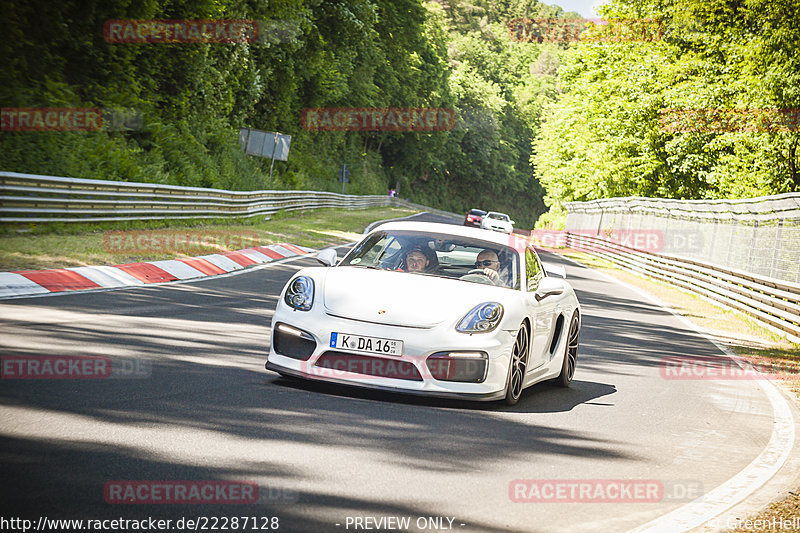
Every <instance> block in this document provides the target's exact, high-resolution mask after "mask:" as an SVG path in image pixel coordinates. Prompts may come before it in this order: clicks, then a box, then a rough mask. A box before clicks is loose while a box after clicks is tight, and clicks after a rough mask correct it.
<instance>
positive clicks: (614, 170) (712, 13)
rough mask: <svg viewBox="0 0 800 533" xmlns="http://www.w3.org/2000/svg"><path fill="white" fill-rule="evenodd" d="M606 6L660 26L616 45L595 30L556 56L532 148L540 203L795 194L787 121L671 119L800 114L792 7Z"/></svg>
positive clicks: (758, 0)
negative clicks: (553, 87)
mask: <svg viewBox="0 0 800 533" xmlns="http://www.w3.org/2000/svg"><path fill="white" fill-rule="evenodd" d="M605 10H606V11H605V14H606V16H607V17H609V18H612V19H613V18H617V19H625V20H630V19H654V20H659V21H661V24H662V26H661V30H662V31H663V38H662V39H651V40H641V39H639V40H637V39H621V40H617V41H615V40H614V39H609V38H608V35H607V34H606V35H605V36H604V34H603V32H604V31H607V29H604V28H602V27H600V28H596V29H594V30H592V31H593V33H592V35H593V36H594V39H589V40H587V41H586V42H581V43H578V44H575V45H574V46H572V47H571V49H570V50H569V52H568V53H567V54H565V55H564V56H563V57H562V61H563V64H562V66H561V68H560V70H559V81H560V85H561V89H562V91H563V92H562V93H561V94H560V95H559V97H558V99H557V100H555V101H552V102H551V103H549V104H547V105H546V111H545V120H544V122H543V124H542V127H541V129H540V130H539V132H538V135H537V138H536V140H535V141H534V152H535V155H534V157H533V162H534V165H535V166H536V168H537V170H538V171H539V174H540V179H541V180H542V183H543V184H544V185H545V187H546V188H547V199H546V201H547V203H548V205H552V206H554V207H555V208H556V209H560V207H559V206H560V204H561V203H562V202H563V201H570V200H588V199H594V198H601V197H607V196H626V195H638V196H657V197H669V198H720V197H734V198H737V197H750V196H760V195H765V194H775V193H780V192H789V191H798V190H800V172H799V171H798V164H800V153H798V150H797V148H798V141H800V134H799V133H798V127H797V122H796V120H797V119H796V118H795V122H794V124H793V126H792V125H789V128H788V131H780V128H775V127H773V128H772V130H771V131H770V130H769V128H759V127H758V126H757V124H758V119H757V118H754V119H753V120H751V121H750V122H744V123H742V124H741V125H740V126H742V127H737V125H736V124H727V125H726V124H723V125H722V126H721V127H719V126H720V125H719V124H717V126H715V127H714V126H713V121H712V126H710V127H704V126H703V121H702V120H700V121H698V120H697V115H692V113H691V112H689V113H687V112H684V113H683V114H681V112H680V111H678V112H677V114H676V115H669V114H668V113H669V112H670V110H673V112H674V110H698V109H700V110H707V111H704V112H705V113H706V115H707V116H714V113H715V112H716V111H715V110H730V109H739V110H755V111H753V112H751V116H758V115H760V116H761V117H762V119H764V118H766V117H769V118H768V119H771V120H775V117H776V116H777V115H776V114H775V113H774V110H780V109H794V110H797V108H800V30H798V27H799V25H798V22H800V11H799V10H798V9H797V5H796V2H792V1H791V0H783V1H778V2H771V1H767V0H754V1H749V2H739V1H737V0H667V1H661V0H636V1H634V0H612V2H611V3H610V4H608V5H607V6H606V8H605ZM665 113H667V114H665ZM717 113H719V112H717ZM670 116H672V117H677V119H678V120H677V122H676V123H674V124H672V123H671V122H670V121H666V120H665V118H666V117H670ZM671 124H672V125H671ZM673 126H677V127H673ZM784 129H786V128H784ZM792 129H793V131H792ZM760 130H763V131H760Z"/></svg>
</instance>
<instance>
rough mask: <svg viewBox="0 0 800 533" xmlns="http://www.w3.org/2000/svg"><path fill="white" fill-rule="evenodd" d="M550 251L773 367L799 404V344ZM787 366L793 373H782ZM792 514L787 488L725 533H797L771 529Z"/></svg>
mask: <svg viewBox="0 0 800 533" xmlns="http://www.w3.org/2000/svg"><path fill="white" fill-rule="evenodd" d="M554 251H556V252H558V253H560V254H561V255H563V256H565V257H568V258H569V259H572V260H573V261H577V262H579V263H581V264H584V265H586V266H588V267H591V268H594V269H596V270H599V271H601V272H605V273H606V274H608V275H610V276H612V277H614V278H616V279H619V280H620V281H624V282H625V283H628V284H629V285H633V286H634V287H637V288H639V289H641V290H643V291H644V292H646V293H648V294H651V295H653V296H655V297H656V298H658V299H659V300H661V301H662V302H664V303H666V304H667V305H669V306H670V307H672V308H673V309H674V310H675V311H677V312H678V313H680V314H681V315H683V316H685V317H686V318H688V319H689V320H690V321H691V322H693V323H695V324H696V325H698V326H700V327H701V328H702V329H704V330H706V332H708V333H709V334H710V335H711V336H712V337H713V338H714V340H715V341H717V342H718V343H720V344H723V345H725V346H727V347H728V348H729V349H730V350H731V351H733V352H734V353H735V354H737V355H739V356H741V357H743V358H745V359H747V360H748V361H750V362H751V363H753V364H754V365H756V366H757V368H758V369H759V371H761V372H765V371H769V370H770V369H775V372H774V374H775V377H776V383H777V384H778V385H780V386H781V387H783V388H784V389H786V390H788V391H790V393H791V394H790V395H791V396H793V397H794V399H795V401H796V402H800V374H798V373H797V369H798V364H800V345H796V344H792V343H791V342H789V341H787V340H785V339H783V338H782V337H780V336H778V335H777V334H776V333H773V332H772V331H770V330H768V329H766V328H764V327H762V326H760V325H759V324H758V323H757V322H755V321H754V320H753V319H751V318H750V317H748V316H747V315H745V314H743V313H739V312H738V311H733V310H728V309H723V308H721V307H718V306H716V305H713V304H711V303H710V302H708V301H707V300H705V299H703V298H701V297H700V296H697V295H695V294H692V293H690V292H688V291H686V292H684V291H682V290H679V289H677V288H676V287H674V286H672V285H669V284H668V283H664V282H662V281H660V280H656V279H653V278H650V277H645V276H643V275H637V274H633V273H631V272H629V271H626V270H622V269H620V268H618V267H616V266H615V265H614V264H613V263H611V262H610V261H606V260H605V259H601V258H598V257H595V256H593V255H590V254H587V253H584V252H574V251H567V250H554ZM787 368H788V369H794V371H793V372H785V371H783V370H785V369H787ZM798 516H800V488H798V489H797V490H794V491H792V492H790V493H789V496H788V497H787V498H785V499H783V500H780V501H777V502H774V503H772V504H771V505H770V506H769V507H767V508H766V509H765V510H763V511H762V512H761V513H759V514H758V515H757V516H752V517H748V518H747V519H745V520H741V521H740V522H739V524H741V525H742V526H743V527H740V528H738V529H733V530H730V531H732V532H736V533H739V532H745V531H747V532H754V531H757V532H767V531H769V532H772V531H798V529H795V528H790V529H783V528H780V527H778V528H776V527H774V526H775V525H780V524H785V523H791V524H794V527H796V526H797V523H798V519H797V517H798ZM792 519H794V522H792Z"/></svg>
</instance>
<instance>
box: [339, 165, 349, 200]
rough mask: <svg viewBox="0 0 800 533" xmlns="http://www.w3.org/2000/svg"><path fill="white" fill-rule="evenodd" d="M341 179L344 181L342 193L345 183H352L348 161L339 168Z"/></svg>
mask: <svg viewBox="0 0 800 533" xmlns="http://www.w3.org/2000/svg"><path fill="white" fill-rule="evenodd" d="M339 181H341V182H342V194H344V184H345V183H350V171H349V170H347V163H342V168H341V169H340V170H339Z"/></svg>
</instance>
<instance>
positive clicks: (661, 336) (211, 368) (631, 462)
mask: <svg viewBox="0 0 800 533" xmlns="http://www.w3.org/2000/svg"><path fill="white" fill-rule="evenodd" d="M545 260H549V261H553V262H561V263H563V264H564V265H565V267H566V269H567V272H568V277H569V279H570V280H571V282H572V283H573V286H574V287H575V288H576V290H577V293H578V297H579V300H580V302H581V304H582V306H583V313H584V315H583V329H582V333H581V337H582V338H581V348H580V352H579V363H578V370H577V372H576V375H575V381H574V383H573V386H572V387H571V388H569V389H559V388H556V387H553V386H550V385H547V384H541V385H537V386H535V387H533V388H531V389H528V390H527V391H526V392H525V393H524V395H523V398H522V400H521V401H520V403H519V404H518V405H517V406H515V407H513V408H509V407H505V406H502V405H499V404H497V403H490V404H484V403H478V404H474V403H468V402H457V401H444V400H429V399H421V398H412V397H406V396H402V395H397V394H388V393H377V392H369V391H363V390H358V389H352V388H347V387H338V386H331V385H324V384H314V383H305V382H295V381H290V380H286V379H284V378H281V377H279V376H278V375H277V374H274V373H272V372H268V371H266V370H265V369H264V362H265V359H266V354H267V351H268V346H269V342H270V339H269V327H268V326H269V323H270V318H271V314H272V310H273V309H274V307H275V303H276V298H277V295H278V294H279V292H280V289H281V288H282V287H283V285H284V283H285V282H286V281H287V280H288V279H289V278H290V277H291V276H292V274H293V273H294V272H296V271H297V269H298V268H301V267H303V266H311V265H315V264H316V262H315V261H314V260H313V259H309V258H304V259H301V260H296V261H292V262H287V263H283V264H272V265H269V266H266V267H260V268H255V269H251V270H248V271H246V272H245V273H242V274H239V275H233V276H225V277H219V278H210V279H207V280H204V281H202V282H194V283H182V284H173V285H163V286H148V287H141V288H134V289H126V290H115V291H109V292H95V293H84V294H81V293H73V294H68V295H62V296H58V297H46V298H28V299H18V300H10V301H5V302H2V303H0V346H2V350H1V351H0V353H1V354H2V355H3V356H15V355H16V356H30V355H35V356H47V355H50V356H53V355H59V356H62V355H76V356H87V355H88V356H102V357H109V358H111V360H112V361H113V366H114V368H115V369H120V368H121V369H123V370H125V369H127V370H128V374H130V375H126V376H112V377H110V378H108V379H89V380H12V379H3V380H2V381H0V443H1V444H0V454H2V455H1V457H2V471H3V473H4V476H3V477H4V478H5V481H4V482H3V483H2V484H0V502H2V504H0V505H2V513H1V515H2V517H6V518H7V517H30V518H33V519H34V520H37V519H38V517H40V516H46V517H47V518H48V519H53V518H77V519H113V518H126V519H133V518H137V519H139V518H146V517H154V518H162V519H170V520H173V524H174V523H175V521H176V520H178V519H180V518H181V517H186V518H195V519H196V518H197V517H202V516H205V517H228V518H230V517H234V516H238V517H251V518H250V519H251V520H252V519H253V518H257V519H258V522H257V524H258V528H259V529H261V528H262V526H264V525H270V524H272V525H274V522H269V521H268V520H265V518H270V517H278V518H279V522H278V524H279V530H280V531H319V532H329V531H330V532H337V531H356V530H360V531H364V530H366V529H365V528H364V527H362V528H355V527H354V526H355V518H357V517H360V518H361V519H362V522H360V523H361V524H362V526H366V525H370V524H371V525H372V526H373V527H374V526H375V525H376V524H377V522H375V521H377V520H379V519H380V518H381V517H384V518H385V517H390V516H392V517H410V524H411V527H410V528H409V529H410V530H412V531H433V530H436V529H437V528H434V527H432V526H437V527H439V526H441V527H439V529H445V528H446V527H449V528H450V529H452V530H457V531H469V532H491V531H603V532H607V531H624V530H628V529H631V528H635V527H637V526H641V525H643V524H646V523H648V522H650V521H652V520H655V519H658V518H659V517H660V516H663V515H664V514H665V513H668V512H670V511H674V510H676V509H680V508H682V506H684V505H685V504H686V503H687V502H689V501H690V500H692V499H694V498H695V497H696V496H697V495H698V491H699V495H703V494H711V493H712V491H713V490H714V489H715V488H717V487H720V486H722V485H723V484H724V483H726V482H727V481H728V480H730V479H731V478H734V476H736V475H737V474H739V473H740V472H741V471H743V469H746V467H748V465H750V463H751V462H752V461H753V460H754V459H755V458H757V457H759V454H762V452H764V450H765V449H768V448H767V447H768V444H770V443H771V441H770V439H771V438H773V443H774V435H773V433H774V428H775V425H776V423H775V412H774V411H775V408H774V407H773V405H772V403H771V401H770V399H769V397H768V395H767V394H766V393H765V391H764V389H763V388H762V386H761V384H760V383H759V382H757V381H754V380H708V379H699V380H674V379H665V377H664V373H663V367H662V363H663V361H664V358H669V357H682V356H709V357H719V355H720V352H719V350H718V349H717V348H716V347H715V346H714V345H713V344H711V343H710V342H709V341H708V340H706V339H705V338H704V337H702V336H700V335H698V334H696V333H694V332H693V331H691V330H690V329H689V328H687V326H686V325H685V324H684V323H682V322H681V321H680V320H678V319H677V318H676V317H675V316H673V315H672V314H670V313H669V312H667V311H665V310H664V309H662V308H661V307H659V306H657V305H655V304H653V303H649V302H648V301H646V300H644V299H643V298H642V297H641V296H640V295H638V294H636V293H635V292H632V291H631V290H629V289H628V288H625V287H623V286H620V285H617V284H615V283H613V282H611V281H609V280H608V279H606V278H605V277H603V276H601V275H599V274H597V273H596V272H594V271H592V270H590V269H587V268H583V267H579V266H576V265H574V264H571V263H567V262H564V261H563V260H561V259H560V258H558V257H555V256H549V257H546V258H545ZM125 365H127V366H125ZM791 412H792V413H793V414H794V417H795V419H796V417H797V415H796V413H795V412H794V409H793V408H792V411H791ZM792 423H793V422H792ZM792 440H793V436H792ZM519 479H523V480H538V481H539V482H541V481H542V480H554V479H558V480H587V481H590V482H593V483H594V484H595V485H597V484H598V483H601V482H599V481H598V480H609V482H618V481H631V480H633V481H637V480H639V481H641V480H650V481H656V482H658V483H659V484H660V486H661V487H662V488H663V491H664V492H663V494H662V496H661V497H660V498H658V500H657V501H656V500H655V499H651V500H648V501H634V502H627V503H625V502H619V501H617V502H615V503H581V502H564V501H560V502H558V503H526V502H515V501H512V497H511V494H510V487H512V483H513V482H514V480H519ZM125 480H155V481H158V480H161V481H164V480H232V481H250V482H254V483H256V484H257V485H258V486H259V495H260V500H259V502H258V503H245V504H240V505H207V504H205V505H191V504H189V505H187V504H181V505H177V504H175V505H145V504H134V505H126V504H110V503H107V502H106V501H105V499H104V487H106V486H107V484H108V483H113V482H117V481H125ZM262 517H265V518H262ZM366 517H371V518H372V519H374V520H375V521H373V522H365V521H363V520H364V519H365V518H366ZM428 517H430V518H432V519H431V520H428ZM436 517H445V518H443V519H439V520H435V521H434V520H433V519H434V518H436ZM421 519H423V520H422V521H420V520H421ZM449 519H452V522H450V521H449ZM253 524H254V522H250V523H249V526H252V525H253ZM337 524H338V525H337ZM382 524H383V525H386V524H387V522H383V523H382ZM388 524H389V525H392V524H393V523H391V522H389V523H388ZM206 525H207V526H209V527H210V525H211V522H206ZM219 525H221V523H220V524H219ZM228 525H229V528H230V526H231V525H232V524H231V523H230V522H228ZM245 525H247V524H245ZM420 525H422V526H425V527H418V526H420ZM239 527H240V528H241V521H240V526H239ZM198 529H201V528H198ZM375 529H377V528H375ZM382 530H384V531H389V530H391V529H389V528H385V527H384V528H383V529H382Z"/></svg>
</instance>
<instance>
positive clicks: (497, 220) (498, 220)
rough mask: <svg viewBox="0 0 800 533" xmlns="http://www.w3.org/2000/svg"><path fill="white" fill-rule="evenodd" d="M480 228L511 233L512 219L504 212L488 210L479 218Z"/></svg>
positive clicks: (512, 227) (512, 229)
mask: <svg viewBox="0 0 800 533" xmlns="http://www.w3.org/2000/svg"><path fill="white" fill-rule="evenodd" d="M481 228H483V229H490V230H493V231H502V232H503V233H511V232H512V231H514V221H513V220H511V217H509V216H508V215H506V214H505V213H498V212H497V211H489V212H488V213H486V215H484V217H483V220H481Z"/></svg>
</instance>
